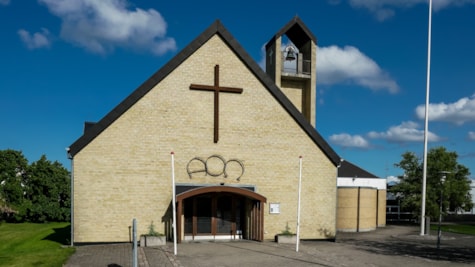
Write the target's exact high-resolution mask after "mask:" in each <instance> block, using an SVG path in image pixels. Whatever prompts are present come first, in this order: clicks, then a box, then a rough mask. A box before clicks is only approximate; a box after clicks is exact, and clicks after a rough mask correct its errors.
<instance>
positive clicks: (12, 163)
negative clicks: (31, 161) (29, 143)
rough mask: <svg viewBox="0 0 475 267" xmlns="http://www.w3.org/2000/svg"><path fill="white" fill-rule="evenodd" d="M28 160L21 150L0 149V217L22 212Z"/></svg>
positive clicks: (9, 216) (3, 217)
mask: <svg viewBox="0 0 475 267" xmlns="http://www.w3.org/2000/svg"><path fill="white" fill-rule="evenodd" d="M27 168H28V160H27V159H26V158H25V156H23V153H22V152H21V151H15V150H11V149H7V150H0V204H1V206H2V207H1V215H0V216H1V217H0V219H6V218H11V217H12V216H13V215H15V216H17V215H18V214H20V213H21V212H22V208H23V206H22V204H23V201H24V197H25V188H24V187H25V185H26V184H27V183H28V177H27V172H26V170H27Z"/></svg>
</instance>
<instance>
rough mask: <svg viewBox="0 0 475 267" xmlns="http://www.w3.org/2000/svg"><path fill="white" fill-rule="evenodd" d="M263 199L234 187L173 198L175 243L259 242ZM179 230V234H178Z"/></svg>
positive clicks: (261, 232)
mask: <svg viewBox="0 0 475 267" xmlns="http://www.w3.org/2000/svg"><path fill="white" fill-rule="evenodd" d="M265 201H266V199H265V198H264V197H262V196H261V195H259V194H257V193H255V192H252V191H250V190H247V189H241V188H237V187H227V186H219V187H202V188H197V189H192V190H189V191H187V192H183V193H181V194H179V195H177V202H178V206H177V210H178V211H181V212H177V224H178V227H177V230H179V231H178V233H177V235H178V240H179V241H181V240H186V241H190V240H215V239H250V240H257V241H262V240H263V223H264V222H263V217H264V213H263V203H265ZM181 229H183V231H181Z"/></svg>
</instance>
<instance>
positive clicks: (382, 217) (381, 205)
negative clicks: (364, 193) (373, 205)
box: [378, 190, 387, 227]
mask: <svg viewBox="0 0 475 267" xmlns="http://www.w3.org/2000/svg"><path fill="white" fill-rule="evenodd" d="M386 195H387V192H386V190H378V227H384V226H386Z"/></svg>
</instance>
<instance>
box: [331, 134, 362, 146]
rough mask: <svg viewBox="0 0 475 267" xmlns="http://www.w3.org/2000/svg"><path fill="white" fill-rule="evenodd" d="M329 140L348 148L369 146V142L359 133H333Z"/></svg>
mask: <svg viewBox="0 0 475 267" xmlns="http://www.w3.org/2000/svg"><path fill="white" fill-rule="evenodd" d="M330 142H332V143H333V144H335V145H339V146H342V147H348V148H369V146H370V145H369V143H368V141H366V139H364V137H362V136H361V135H353V136H352V135H349V134H346V133H343V134H334V135H332V136H330Z"/></svg>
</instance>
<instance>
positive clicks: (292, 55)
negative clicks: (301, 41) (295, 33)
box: [285, 47, 295, 61]
mask: <svg viewBox="0 0 475 267" xmlns="http://www.w3.org/2000/svg"><path fill="white" fill-rule="evenodd" d="M285 60H288V61H292V60H295V52H294V50H293V49H292V48H290V47H289V49H288V51H287V56H285Z"/></svg>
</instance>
